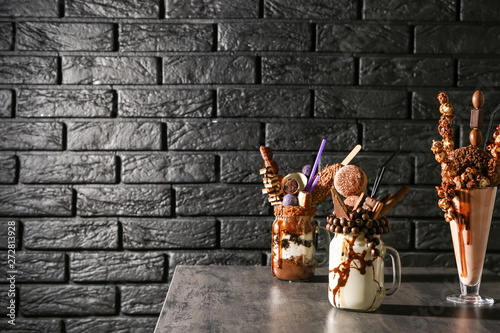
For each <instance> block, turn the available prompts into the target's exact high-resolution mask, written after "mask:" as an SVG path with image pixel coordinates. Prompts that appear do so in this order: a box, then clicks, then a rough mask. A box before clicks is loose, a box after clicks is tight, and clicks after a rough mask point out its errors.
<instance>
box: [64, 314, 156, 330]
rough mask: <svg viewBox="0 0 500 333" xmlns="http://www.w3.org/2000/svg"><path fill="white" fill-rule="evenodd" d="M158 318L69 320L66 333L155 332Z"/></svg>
mask: <svg viewBox="0 0 500 333" xmlns="http://www.w3.org/2000/svg"><path fill="white" fill-rule="evenodd" d="M157 320H158V319H157V318H118V319H115V318H105V319H103V318H90V319H67V320H66V332H68V333H86V332H99V333H115V332H120V333H139V332H153V330H154V329H155V325H156V322H157Z"/></svg>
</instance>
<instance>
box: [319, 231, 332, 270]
mask: <svg viewBox="0 0 500 333" xmlns="http://www.w3.org/2000/svg"><path fill="white" fill-rule="evenodd" d="M318 233H319V234H322V235H323V237H325V252H326V256H325V260H323V261H322V262H319V263H318V267H323V266H326V265H327V264H328V258H329V256H330V233H329V232H328V230H326V229H325V228H323V227H318Z"/></svg>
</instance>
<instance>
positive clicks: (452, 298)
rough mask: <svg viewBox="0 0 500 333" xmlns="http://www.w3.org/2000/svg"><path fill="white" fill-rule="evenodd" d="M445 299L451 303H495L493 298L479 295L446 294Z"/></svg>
mask: <svg viewBox="0 0 500 333" xmlns="http://www.w3.org/2000/svg"><path fill="white" fill-rule="evenodd" d="M446 300H447V301H449V302H453V303H459V304H469V305H492V304H493V303H495V300H494V299H493V298H491V297H483V296H479V295H458V294H457V295H449V296H446Z"/></svg>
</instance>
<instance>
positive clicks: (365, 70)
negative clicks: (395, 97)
mask: <svg viewBox="0 0 500 333" xmlns="http://www.w3.org/2000/svg"><path fill="white" fill-rule="evenodd" d="M359 81H360V84H362V85H386V86H387V85H389V86H451V85H452V84H453V60H452V59H440V58H400V57H391V58H370V57H366V58H361V60H360V71H359Z"/></svg>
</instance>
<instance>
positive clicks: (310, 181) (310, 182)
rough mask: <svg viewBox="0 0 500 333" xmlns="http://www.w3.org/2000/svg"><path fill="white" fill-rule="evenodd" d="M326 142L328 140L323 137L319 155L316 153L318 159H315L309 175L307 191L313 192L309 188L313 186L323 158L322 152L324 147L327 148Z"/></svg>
mask: <svg viewBox="0 0 500 333" xmlns="http://www.w3.org/2000/svg"><path fill="white" fill-rule="evenodd" d="M325 144H326V140H325V139H323V140H322V141H321V147H319V151H318V155H316V161H314V165H313V168H312V170H311V175H310V176H309V181H308V182H307V186H306V192H309V193H311V191H309V188H310V187H311V184H312V182H313V178H314V175H315V174H316V169H317V168H318V164H319V160H320V158H321V154H322V153H323V149H324V148H325Z"/></svg>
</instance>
